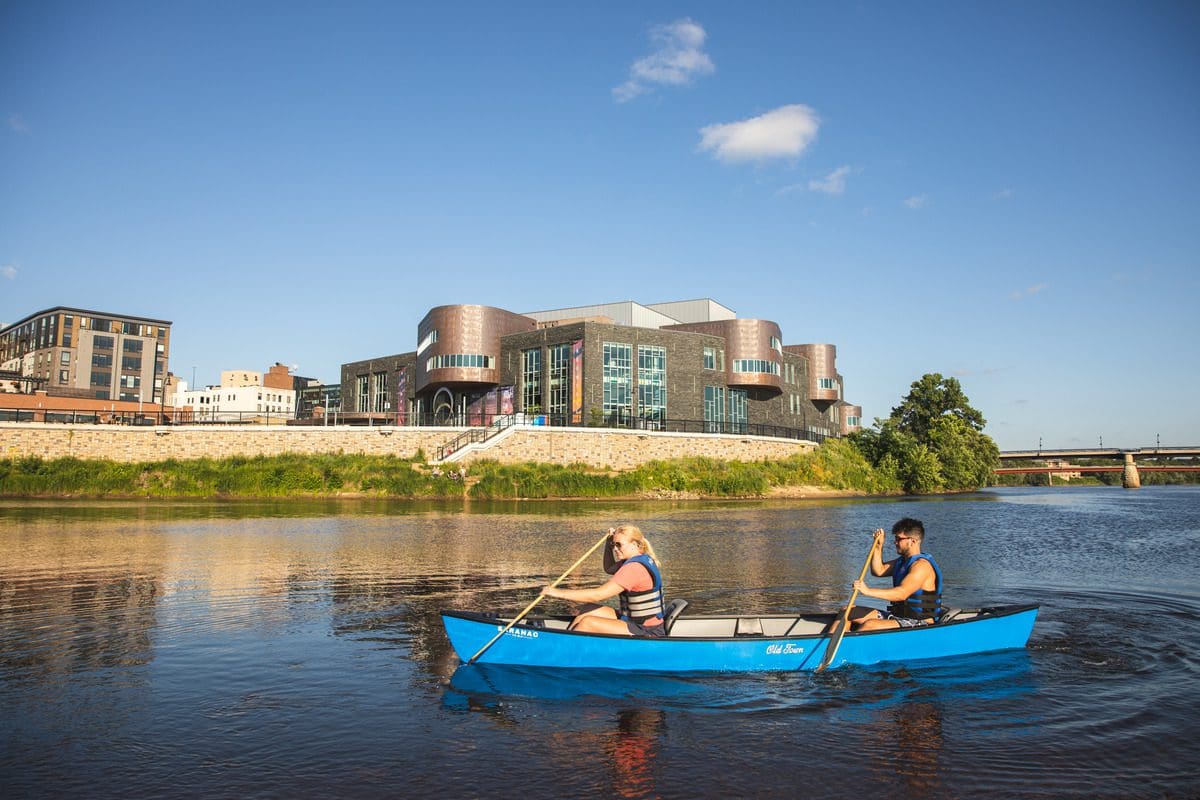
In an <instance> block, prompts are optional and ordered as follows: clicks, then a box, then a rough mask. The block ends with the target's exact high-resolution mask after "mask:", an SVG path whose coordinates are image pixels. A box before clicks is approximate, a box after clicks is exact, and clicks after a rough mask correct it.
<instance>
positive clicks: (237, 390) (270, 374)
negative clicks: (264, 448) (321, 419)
mask: <svg viewBox="0 0 1200 800" xmlns="http://www.w3.org/2000/svg"><path fill="white" fill-rule="evenodd" d="M181 384H182V386H183V387H184V388H183V389H182V390H181V391H178V392H176V394H175V406H176V408H177V409H179V410H180V411H182V412H188V411H190V412H191V413H190V415H188V417H189V419H190V420H191V421H194V422H245V423H261V422H266V423H271V422H279V423H283V422H286V421H287V420H290V419H294V418H295V416H296V389H295V381H294V378H293V376H292V375H291V374H290V372H289V371H288V368H287V367H286V366H284V365H283V364H275V366H273V367H271V368H270V369H269V370H267V372H266V373H262V372H254V371H251V370H224V371H222V372H221V385H220V386H208V387H206V388H204V389H188V388H186V386H187V384H186V382H181Z"/></svg>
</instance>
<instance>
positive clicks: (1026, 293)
mask: <svg viewBox="0 0 1200 800" xmlns="http://www.w3.org/2000/svg"><path fill="white" fill-rule="evenodd" d="M1045 289H1046V284H1044V283H1035V284H1034V285H1033V286H1027V287H1026V288H1024V289H1020V290H1018V291H1015V292H1013V293H1012V294H1010V295H1009V297H1011V298H1012V299H1013V300H1024V299H1025V298H1026V297H1033V296H1034V295H1035V294H1039V293H1041V292H1043V291H1045Z"/></svg>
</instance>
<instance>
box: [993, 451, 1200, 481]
mask: <svg viewBox="0 0 1200 800" xmlns="http://www.w3.org/2000/svg"><path fill="white" fill-rule="evenodd" d="M1197 456H1200V447H1159V446H1155V447H1141V448H1121V447H1088V448H1058V449H1049V450H1046V449H1040V448H1039V449H1038V450H1007V451H1005V452H1002V453H1001V454H1000V460H1001V462H1004V461H1015V460H1034V461H1043V460H1047V459H1054V460H1062V461H1063V462H1064V463H1061V464H1055V465H1045V466H1029V467H1000V468H998V469H997V470H996V474H997V475H1019V474H1030V473H1045V474H1046V475H1047V476H1050V475H1053V474H1055V473H1062V472H1120V473H1121V485H1122V486H1124V487H1125V488H1126V489H1137V488H1138V487H1140V486H1141V485H1142V481H1141V478H1140V477H1139V475H1138V471H1139V469H1140V470H1143V471H1146V472H1197V471H1200V466H1195V465H1186V466H1185V465H1179V466H1171V465H1166V466H1164V465H1162V464H1155V465H1153V466H1151V465H1145V464H1143V465H1142V466H1141V467H1138V465H1137V463H1136V462H1137V460H1138V459H1151V458H1152V459H1173V458H1195V457H1197ZM1069 458H1112V459H1121V460H1123V461H1124V462H1125V463H1124V464H1123V465H1121V466H1112V467H1096V466H1080V465H1076V464H1068V463H1065V460H1066V459H1069Z"/></svg>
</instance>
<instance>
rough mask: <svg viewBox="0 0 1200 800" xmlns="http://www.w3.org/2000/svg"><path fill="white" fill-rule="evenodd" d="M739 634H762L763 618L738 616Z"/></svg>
mask: <svg viewBox="0 0 1200 800" xmlns="http://www.w3.org/2000/svg"><path fill="white" fill-rule="evenodd" d="M736 635H738V636H762V635H763V628H762V620H761V619H759V618H758V617H738V621H737V634H736Z"/></svg>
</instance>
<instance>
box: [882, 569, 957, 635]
mask: <svg viewBox="0 0 1200 800" xmlns="http://www.w3.org/2000/svg"><path fill="white" fill-rule="evenodd" d="M922 558H923V559H925V560H926V561H928V562H929V566H931V567H933V575H934V578H935V580H936V583H935V586H936V587H937V588H935V589H934V590H933V591H932V592H927V591H925V590H924V589H917V590H916V591H915V592H913V593H912V594H911V595H909V597H908V599H907V600H896V601H895V602H893V603H891V604H890V605H888V611H890V612H892V616H895V617H905V618H907V619H932V620H933V621H934V622H936V621H937V620H938V619H939V618H940V617H941V616H942V614H943V613H945V611H944V610H943V609H942V571H941V569H939V568H938V565H937V562H936V561H934V560H933V556H930V555H928V554H926V553H917V554H916V555H915V556H913V557H912V558H909V559H907V560H899V559H898V560H897V561H896V566H895V567H893V568H892V586H899V585H900V584H901V583H903V582H904V577H905V576H906V575H908V573H909V571H910V570H911V569H912V566H913V564H915V563H917V560H918V559H922Z"/></svg>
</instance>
